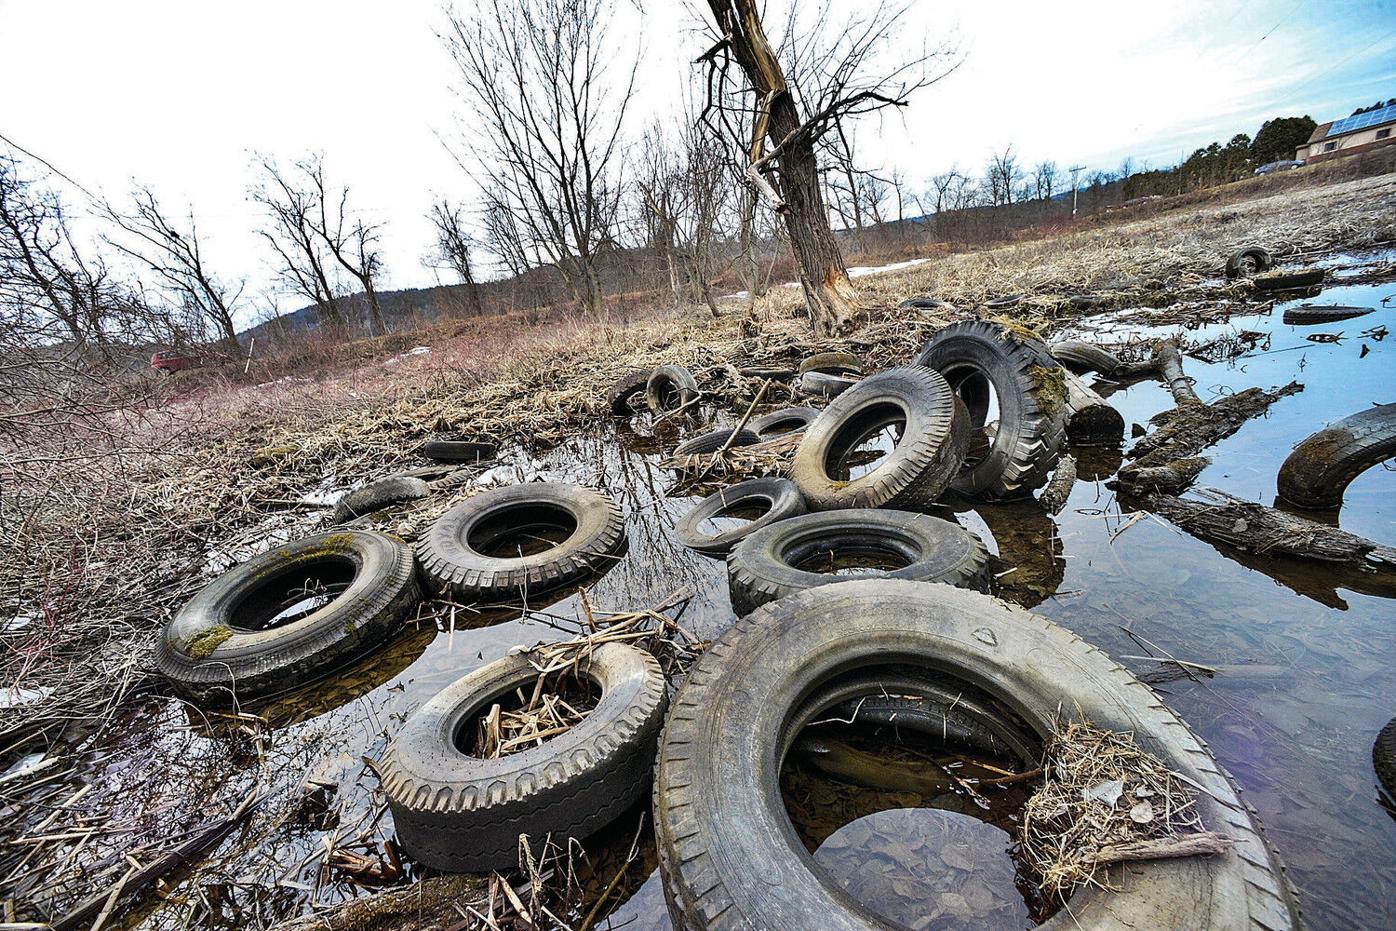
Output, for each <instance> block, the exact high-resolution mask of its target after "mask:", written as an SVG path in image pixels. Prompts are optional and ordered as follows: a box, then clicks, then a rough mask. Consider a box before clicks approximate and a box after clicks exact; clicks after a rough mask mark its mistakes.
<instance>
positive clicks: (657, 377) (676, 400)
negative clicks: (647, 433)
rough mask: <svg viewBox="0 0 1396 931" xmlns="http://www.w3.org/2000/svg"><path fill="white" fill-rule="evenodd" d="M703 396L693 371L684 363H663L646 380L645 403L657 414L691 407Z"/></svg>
mask: <svg viewBox="0 0 1396 931" xmlns="http://www.w3.org/2000/svg"><path fill="white" fill-rule="evenodd" d="M701 396H702V394H701V393H700V392H699V391H698V382H697V381H696V380H694V378H693V373H692V372H690V371H689V370H688V369H686V368H684V367H683V366H682V365H661V366H660V367H659V368H657V369H655V370H654V372H653V373H652V374H651V375H650V377H649V378H648V379H647V380H646V382H645V403H646V404H648V405H649V408H650V410H651V411H652V412H653V413H655V414H668V413H673V412H674V411H676V410H679V409H681V408H686V407H691V405H692V404H693V402H695V401H697V400H698V398H700V397H701Z"/></svg>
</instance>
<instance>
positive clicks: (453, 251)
mask: <svg viewBox="0 0 1396 931" xmlns="http://www.w3.org/2000/svg"><path fill="white" fill-rule="evenodd" d="M461 214H462V209H461V208H460V207H459V206H455V207H453V206H451V205H450V204H449V203H447V202H446V201H445V200H441V201H438V202H437V203H435V204H432V205H431V212H430V213H428V214H427V219H429V220H431V224H432V226H433V227H435V229H436V255H435V261H437V262H439V263H442V264H444V265H445V267H447V268H449V269H450V270H451V271H453V272H455V274H456V277H457V278H459V279H460V283H461V284H462V285H464V286H465V295H466V301H467V303H468V306H469V308H470V312H471V313H472V314H474V315H476V316H479V315H480V314H482V313H483V312H484V309H483V306H482V305H481V302H480V287H479V285H478V284H476V283H475V268H474V263H473V259H472V255H471V253H472V252H473V251H474V248H475V238H474V237H473V236H471V235H470V233H469V232H467V231H466V228H465V222H464V220H463V219H462V217H461Z"/></svg>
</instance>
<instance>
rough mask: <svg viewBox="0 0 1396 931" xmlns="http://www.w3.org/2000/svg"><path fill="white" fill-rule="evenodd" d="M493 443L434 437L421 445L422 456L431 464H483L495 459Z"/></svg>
mask: <svg viewBox="0 0 1396 931" xmlns="http://www.w3.org/2000/svg"><path fill="white" fill-rule="evenodd" d="M496 452H497V449H496V448H495V445H494V444H493V443H481V442H476V441H474V440H458V439H454V438H452V437H448V436H434V437H432V438H431V439H429V440H427V441H426V442H425V443H423V444H422V455H423V456H426V457H427V458H428V459H430V460H432V461H433V462H485V461H487V460H489V459H493V458H494V457H495V453H496Z"/></svg>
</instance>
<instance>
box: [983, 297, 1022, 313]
mask: <svg viewBox="0 0 1396 931" xmlns="http://www.w3.org/2000/svg"><path fill="white" fill-rule="evenodd" d="M1025 297H1027V295H1026V294H1010V295H1008V296H1007V297H996V298H994V299H993V300H992V301H985V302H984V306H985V307H987V308H988V309H989V310H1007V309H1008V308H1010V307H1016V306H1017V305H1018V304H1020V303H1022V300H1023V298H1025Z"/></svg>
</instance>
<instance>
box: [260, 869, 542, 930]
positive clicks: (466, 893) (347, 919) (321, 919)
mask: <svg viewBox="0 0 1396 931" xmlns="http://www.w3.org/2000/svg"><path fill="white" fill-rule="evenodd" d="M489 885H490V884H489V880H488V879H486V878H485V877H483V876H475V875H469V874H464V873H449V874H446V875H444V876H429V877H427V878H426V879H423V880H420V881H419V882H415V883H412V884H411V885H409V886H403V887H401V888H398V889H390V890H387V891H384V892H379V893H376V894H374V895H368V896H360V897H358V898H354V899H350V900H349V901H348V902H345V903H343V904H341V905H336V906H335V907H333V908H330V909H327V910H325V911H323V912H318V913H316V914H314V915H306V916H304V917H301V918H297V919H294V920H292V921H288V922H284V923H282V924H279V925H276V926H275V927H276V931H374V929H377V928H417V929H420V931H446V929H454V928H460V927H463V926H465V927H469V926H470V925H469V923H468V922H462V920H461V913H460V912H459V911H457V908H458V907H460V906H462V905H465V904H470V903H478V902H480V901H481V900H483V899H485V898H487V897H488V895H489ZM525 894H526V893H525ZM480 926H481V927H487V926H486V925H485V924H484V923H483V922H481V924H480Z"/></svg>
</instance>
